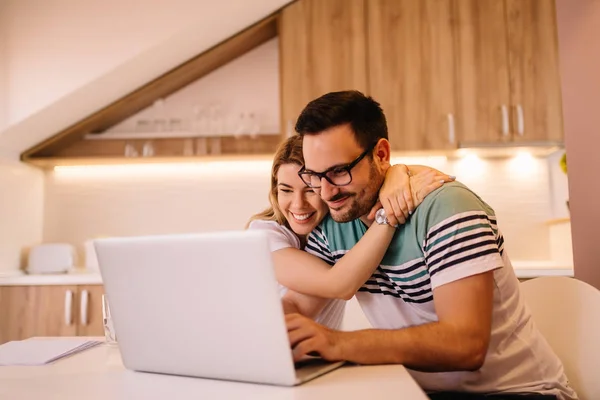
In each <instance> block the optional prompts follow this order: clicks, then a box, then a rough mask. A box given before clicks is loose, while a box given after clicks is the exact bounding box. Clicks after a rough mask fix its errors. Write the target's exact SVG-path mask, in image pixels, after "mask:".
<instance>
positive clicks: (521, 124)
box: [517, 104, 525, 136]
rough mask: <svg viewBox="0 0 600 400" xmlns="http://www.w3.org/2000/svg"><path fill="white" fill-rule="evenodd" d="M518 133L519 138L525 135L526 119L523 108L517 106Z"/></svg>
mask: <svg viewBox="0 0 600 400" xmlns="http://www.w3.org/2000/svg"><path fill="white" fill-rule="evenodd" d="M517 133H518V134H519V136H523V135H524V134H525V117H524V116H523V106H521V105H520V104H519V105H518V106H517Z"/></svg>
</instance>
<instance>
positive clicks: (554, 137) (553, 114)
mask: <svg viewBox="0 0 600 400" xmlns="http://www.w3.org/2000/svg"><path fill="white" fill-rule="evenodd" d="M505 4H506V21H507V29H508V35H507V37H508V46H507V48H508V64H509V67H510V69H509V71H510V95H511V97H510V98H511V106H512V114H511V131H512V134H513V135H512V136H513V138H514V140H515V141H519V142H531V141H562V140H563V119H562V95H561V87H560V74H559V57H558V37H557V24H556V9H555V3H554V0H506V3H505Z"/></svg>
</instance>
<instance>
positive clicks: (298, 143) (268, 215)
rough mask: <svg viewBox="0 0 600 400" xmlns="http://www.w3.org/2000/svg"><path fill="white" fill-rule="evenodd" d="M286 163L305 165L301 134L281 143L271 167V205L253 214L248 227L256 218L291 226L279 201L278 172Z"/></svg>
mask: <svg viewBox="0 0 600 400" xmlns="http://www.w3.org/2000/svg"><path fill="white" fill-rule="evenodd" d="M285 164H296V165H298V166H301V167H302V166H303V165H304V158H303V157H302V137H301V136H299V135H294V136H292V137H290V138H288V139H287V140H286V141H285V142H283V143H281V144H280V145H279V147H278V148H277V151H276V152H275V157H273V167H272V168H271V190H270V191H269V203H270V204H271V206H270V207H269V208H267V209H266V210H264V211H263V212H260V213H258V214H256V215H253V216H252V217H251V218H250V220H249V221H248V223H247V224H246V228H247V227H248V225H250V222H252V221H255V220H267V221H276V222H277V223H278V224H279V225H285V226H287V227H288V228H289V225H288V222H287V220H286V218H285V216H284V215H283V213H282V212H281V209H280V208H279V202H278V201H277V173H278V172H279V168H280V167H281V166H282V165H285Z"/></svg>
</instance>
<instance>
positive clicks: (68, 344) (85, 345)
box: [0, 339, 102, 366]
mask: <svg viewBox="0 0 600 400" xmlns="http://www.w3.org/2000/svg"><path fill="white" fill-rule="evenodd" d="M100 343H102V342H99V341H96V340H87V339H52V340H20V341H14V342H8V343H5V344H3V345H2V346H0V365H3V366H7V365H45V364H49V363H51V362H54V361H56V360H59V359H61V358H63V357H67V356H70V355H72V354H75V353H79V352H81V351H84V350H86V349H89V348H91V347H94V346H96V345H98V344H100Z"/></svg>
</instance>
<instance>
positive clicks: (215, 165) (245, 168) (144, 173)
mask: <svg viewBox="0 0 600 400" xmlns="http://www.w3.org/2000/svg"><path fill="white" fill-rule="evenodd" d="M446 161H447V158H446V157H444V156H433V157H427V156H424V157H394V158H392V159H391V162H392V164H422V165H429V166H432V167H438V166H441V165H443V164H444V163H445V162H446ZM271 163H272V161H271V160H244V161H206V162H188V163H144V164H105V165H60V166H55V167H54V175H55V176H57V177H83V178H94V177H110V178H116V177H124V178H125V177H156V176H166V175H170V176H190V175H205V176H206V175H207V176H212V175H219V176H223V175H229V176H233V175H256V174H269V172H270V171H271Z"/></svg>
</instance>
